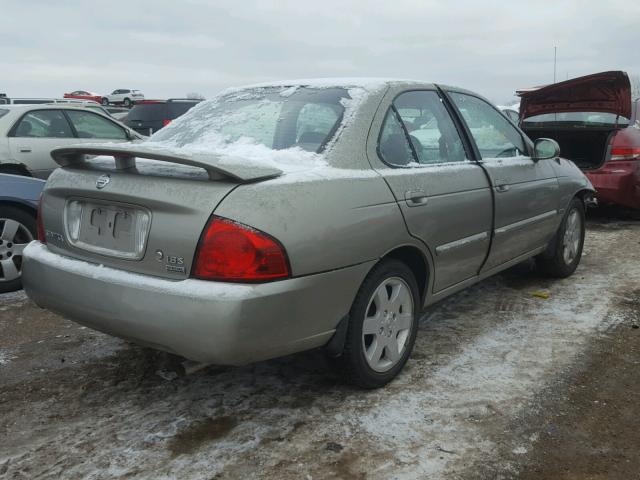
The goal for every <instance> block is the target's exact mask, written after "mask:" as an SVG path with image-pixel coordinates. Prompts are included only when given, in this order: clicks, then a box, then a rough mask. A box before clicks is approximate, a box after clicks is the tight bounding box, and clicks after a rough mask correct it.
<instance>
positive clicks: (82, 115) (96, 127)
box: [67, 110, 127, 140]
mask: <svg viewBox="0 0 640 480" xmlns="http://www.w3.org/2000/svg"><path fill="white" fill-rule="evenodd" d="M67 115H69V118H70V119H71V121H72V122H73V126H74V127H75V129H76V132H78V137H79V138H105V139H109V140H127V135H126V133H125V131H124V129H122V128H120V127H119V126H117V125H116V124H114V123H113V122H111V121H110V120H107V119H106V118H103V117H101V116H100V115H96V114H95V113H92V112H81V111H79V110H68V111H67Z"/></svg>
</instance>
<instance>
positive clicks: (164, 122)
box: [162, 120, 171, 127]
mask: <svg viewBox="0 0 640 480" xmlns="http://www.w3.org/2000/svg"><path fill="white" fill-rule="evenodd" d="M170 123H171V120H163V121H162V126H163V127H166V126H167V125H169V124H170Z"/></svg>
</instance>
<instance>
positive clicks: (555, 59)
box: [553, 47, 558, 83]
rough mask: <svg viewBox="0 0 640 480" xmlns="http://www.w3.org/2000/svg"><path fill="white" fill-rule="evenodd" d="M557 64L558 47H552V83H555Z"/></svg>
mask: <svg viewBox="0 0 640 480" xmlns="http://www.w3.org/2000/svg"><path fill="white" fill-rule="evenodd" d="M557 62H558V47H553V83H556V64H557Z"/></svg>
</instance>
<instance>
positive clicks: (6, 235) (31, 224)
mask: <svg viewBox="0 0 640 480" xmlns="http://www.w3.org/2000/svg"><path fill="white" fill-rule="evenodd" d="M36 237H37V234H36V217H35V214H30V213H28V212H26V211H25V210H22V209H20V208H16V207H13V206H9V205H0V293H6V292H13V291H15V290H20V289H21V288H22V279H21V278H20V277H21V274H22V250H23V249H24V247H26V245H27V244H28V243H29V242H31V241H32V240H34V239H35V238H36ZM10 265H11V266H10ZM16 274H17V276H16Z"/></svg>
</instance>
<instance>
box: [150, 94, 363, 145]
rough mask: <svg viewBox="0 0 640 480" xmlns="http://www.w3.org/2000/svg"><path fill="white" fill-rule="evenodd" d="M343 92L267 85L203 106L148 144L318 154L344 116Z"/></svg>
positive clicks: (204, 103)
mask: <svg viewBox="0 0 640 480" xmlns="http://www.w3.org/2000/svg"><path fill="white" fill-rule="evenodd" d="M348 98H350V97H349V93H348V91H347V89H346V88H340V87H336V88H309V87H267V88H253V89H246V90H240V91H237V92H234V93H230V94H228V95H224V96H222V97H218V98H215V99H212V100H209V101H205V102H202V103H200V104H198V105H197V106H196V107H194V108H192V109H191V110H190V111H189V112H188V113H187V114H186V115H184V116H182V117H180V119H179V120H178V121H175V122H173V123H171V124H170V125H169V126H168V127H166V128H164V129H162V130H160V131H159V132H158V133H156V134H154V135H153V137H151V140H150V141H161V142H170V143H172V144H173V145H175V146H177V147H182V146H187V145H201V146H202V145H225V144H230V143H235V142H246V143H252V144H261V145H264V146H266V147H268V148H271V149H274V150H282V149H286V148H291V147H300V148H302V149H304V150H307V151H310V152H321V151H322V149H323V148H324V146H325V145H326V144H327V142H328V141H329V140H330V139H331V137H333V134H334V133H335V131H336V129H337V128H338V126H339V125H340V122H341V121H342V116H343V114H344V106H343V105H342V103H343V102H342V100H343V99H348Z"/></svg>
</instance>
